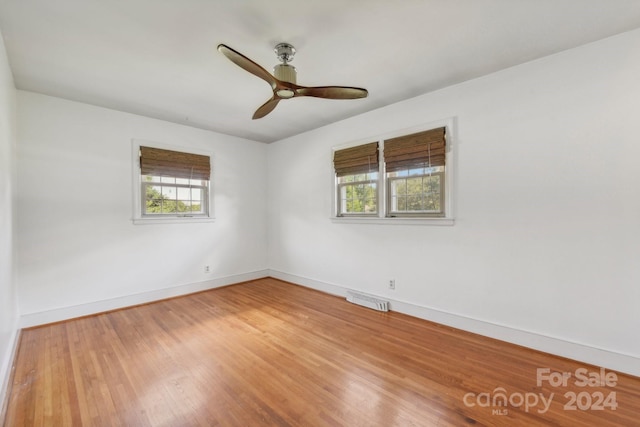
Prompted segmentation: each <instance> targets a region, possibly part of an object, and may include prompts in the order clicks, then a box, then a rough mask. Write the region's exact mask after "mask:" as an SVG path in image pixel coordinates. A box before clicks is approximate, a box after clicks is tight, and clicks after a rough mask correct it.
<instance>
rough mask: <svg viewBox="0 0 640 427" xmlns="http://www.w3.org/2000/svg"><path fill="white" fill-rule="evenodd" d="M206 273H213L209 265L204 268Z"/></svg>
mask: <svg viewBox="0 0 640 427" xmlns="http://www.w3.org/2000/svg"><path fill="white" fill-rule="evenodd" d="M204 272H205V273H211V267H209V266H208V265H205V266H204Z"/></svg>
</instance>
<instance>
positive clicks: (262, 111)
mask: <svg viewBox="0 0 640 427" xmlns="http://www.w3.org/2000/svg"><path fill="white" fill-rule="evenodd" d="M278 102H280V98H278V97H277V96H275V95H274V96H273V98H271V99H270V100H268V101H267V102H265V103H264V104H262V105H261V106H260V107H259V108H258V109H257V110H256V112H255V113H253V120H255V119H261V118H263V117H264V116H266V115H267V114H269V113H270V112H272V111H273V109H274V108H276V105H278Z"/></svg>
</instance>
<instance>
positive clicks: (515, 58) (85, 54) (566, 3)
mask: <svg viewBox="0 0 640 427" xmlns="http://www.w3.org/2000/svg"><path fill="white" fill-rule="evenodd" d="M638 27H640V1H638V0H446V1H445V0H396V1H391V0H322V1H302V0H271V1H265V0H235V1H232V0H55V1H52V0H0V30H1V31H2V35H3V37H4V41H5V45H6V48H7V52H8V56H9V62H10V65H11V68H12V70H13V75H14V79H15V83H16V86H17V87H18V88H19V89H24V90H29V91H34V92H40V93H43V94H48V95H53V96H58V97H61V98H67V99H71V100H76V101H80V102H85V103H89V104H94V105H98V106H104V107H108V108H113V109H116V110H121V111H126V112H131V113H135V114H140V115H144V116H149V117H155V118H159V119H163V120H168V121H171V122H176V123H182V124H185V125H189V126H194V127H198V128H203V129H210V130H213V131H217V132H221V133H225V134H230V135H236V136H240V137H243V138H249V139H252V140H256V141H262V142H272V141H276V140H280V139H283V138H285V137H288V136H291V135H295V134H298V133H301V132H305V131H307V130H310V129H314V128H317V127H320V126H323V125H326V124H329V123H332V122H335V121H338V120H342V119H345V118H347V117H350V116H354V115H357V114H360V113H363V112H366V111H370V110H373V109H376V108H379V107H382V106H385V105H388V104H391V103H395V102H398V101H400V100H403V99H407V98H411V97H414V96H417V95H421V94H423V93H427V92H430V91H434V90H437V89H439V88H442V87H445V86H449V85H452V84H456V83H459V82H462V81H465V80H469V79H473V78H475V77H479V76H482V75H485V74H488V73H491V72H494V71H497V70H500V69H503V68H506V67H510V66H513V65H516V64H520V63H523V62H526V61H531V60H533V59H536V58H540V57H542V56H546V55H550V54H553V53H556V52H559V51H562V50H566V49H569V48H572V47H575V46H579V45H582V44H585V43H588V42H591V41H595V40H598V39H601V38H604V37H608V36H611V35H614V34H618V33H621V32H624V31H628V30H632V29H635V28H638ZM282 41H286V42H289V43H291V44H293V45H294V46H295V47H296V49H297V54H296V56H295V58H294V60H293V62H292V65H294V66H296V68H297V70H298V83H299V84H302V85H307V86H324V85H344V86H358V87H364V88H367V89H368V90H369V97H368V98H366V99H359V100H339V101H338V100H325V99H316V98H295V99H292V100H286V101H283V102H281V103H280V104H279V105H278V107H277V108H276V109H275V111H274V112H272V113H271V114H270V115H268V116H266V117H265V118H263V119H259V120H252V119H251V116H252V115H253V112H254V111H255V110H256V109H257V108H258V106H260V105H261V104H262V103H264V102H265V101H266V100H267V99H268V98H269V97H270V96H271V88H270V87H269V85H268V84H267V83H265V82H264V81H263V80H260V79H259V78H257V77H255V76H253V75H251V74H249V73H247V72H245V71H243V70H242V69H240V68H239V67H237V66H236V65H234V64H233V63H232V62H230V61H229V60H228V59H226V58H225V57H224V56H222V55H221V54H220V53H218V52H217V50H216V46H217V45H218V44H219V43H225V44H227V45H229V46H230V47H232V48H234V49H236V50H238V51H240V52H241V53H243V54H244V55H246V56H248V57H249V58H251V59H253V60H254V61H255V62H257V63H258V64H260V65H262V66H263V67H264V68H266V69H268V70H271V68H272V67H273V66H274V65H276V64H277V63H278V61H277V58H276V56H275V54H274V53H273V47H274V46H275V44H277V43H278V42H282Z"/></svg>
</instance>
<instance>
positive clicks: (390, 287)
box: [389, 279, 396, 290]
mask: <svg viewBox="0 0 640 427" xmlns="http://www.w3.org/2000/svg"><path fill="white" fill-rule="evenodd" d="M389 289H394V290H395V289H396V280H395V279H391V280H389Z"/></svg>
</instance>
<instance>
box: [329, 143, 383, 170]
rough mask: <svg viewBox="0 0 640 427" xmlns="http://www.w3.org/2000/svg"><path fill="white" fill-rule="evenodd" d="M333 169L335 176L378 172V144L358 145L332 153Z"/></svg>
mask: <svg viewBox="0 0 640 427" xmlns="http://www.w3.org/2000/svg"><path fill="white" fill-rule="evenodd" d="M333 167H334V168H335V170H336V175H337V176H345V175H355V174H359V173H367V172H377V171H378V143H377V142H371V143H369V144H364V145H358V146H357V147H351V148H345V149H342V150H337V151H335V152H334V153H333Z"/></svg>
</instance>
